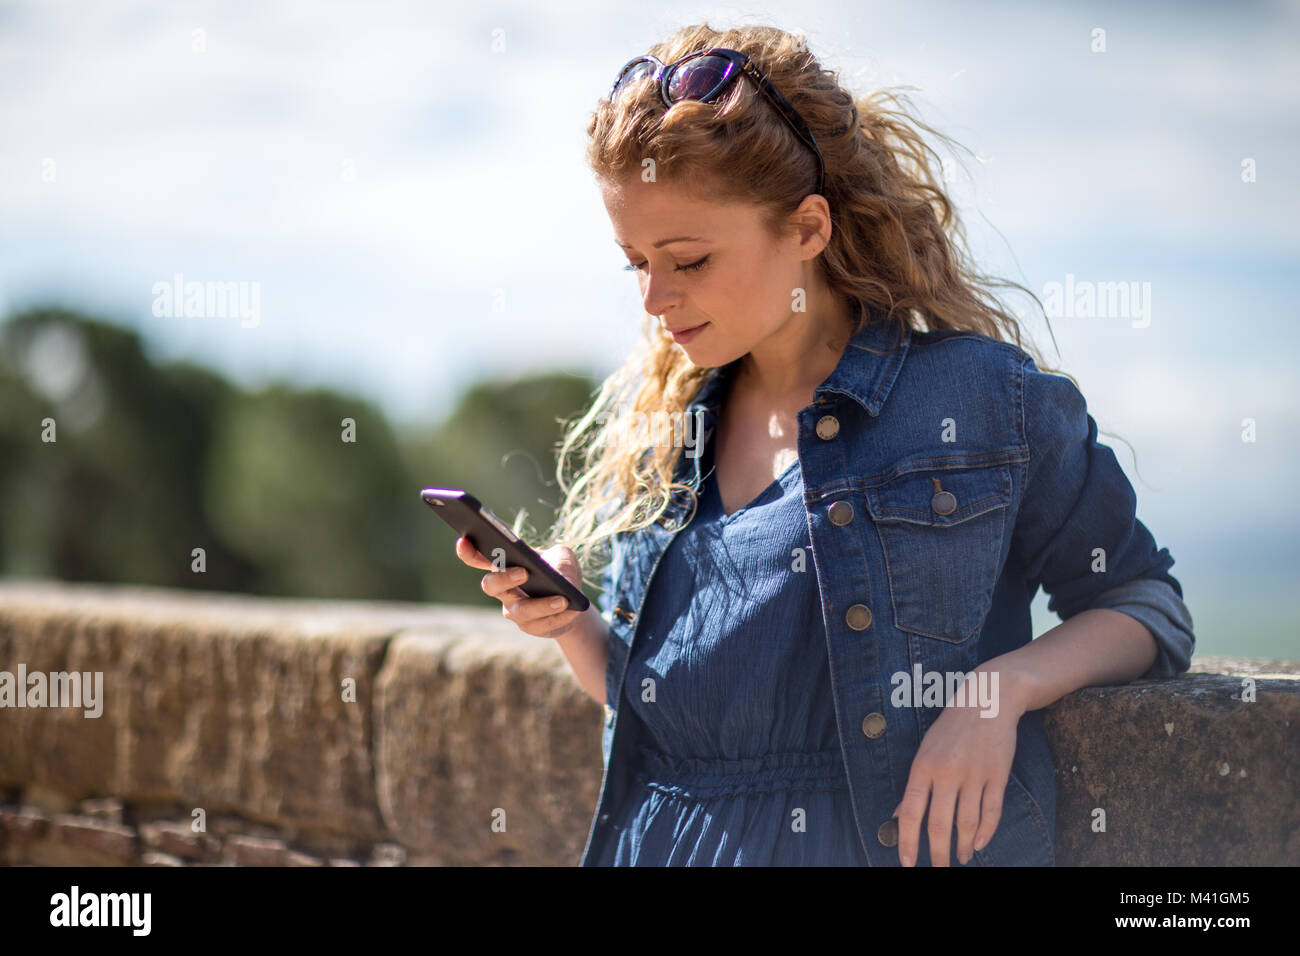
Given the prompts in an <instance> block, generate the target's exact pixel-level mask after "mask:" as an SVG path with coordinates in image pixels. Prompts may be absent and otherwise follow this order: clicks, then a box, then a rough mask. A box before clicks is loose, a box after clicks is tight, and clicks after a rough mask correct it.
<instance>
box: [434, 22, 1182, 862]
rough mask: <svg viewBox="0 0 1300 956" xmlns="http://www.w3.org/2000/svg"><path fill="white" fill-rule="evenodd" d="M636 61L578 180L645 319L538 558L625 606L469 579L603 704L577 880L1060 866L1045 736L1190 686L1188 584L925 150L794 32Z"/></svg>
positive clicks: (596, 409)
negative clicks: (601, 209) (763, 868)
mask: <svg viewBox="0 0 1300 956" xmlns="http://www.w3.org/2000/svg"><path fill="white" fill-rule="evenodd" d="M650 54H651V56H652V57H653V58H650V57H638V58H637V59H635V60H633V61H631V62H630V63H629V64H628V65H627V66H626V67H624V69H623V70H622V71H621V72H620V73H619V76H618V79H617V81H616V83H615V86H614V88H612V89H611V95H610V97H608V98H607V99H605V100H603V101H602V102H601V103H600V105H599V107H598V109H597V111H596V113H595V114H594V116H593V117H592V120H591V123H590V126H589V129H588V133H589V137H590V144H589V150H588V156H589V160H590V162H591V165H592V167H593V169H594V170H595V171H596V173H597V175H598V177H599V180H600V183H601V190H602V195H603V198H604V202H605V206H606V209H607V211H608V213H609V216H610V220H611V222H612V224H613V226H614V233H615V240H616V241H617V242H618V243H619V245H620V246H621V247H622V248H623V250H624V251H625V253H626V255H627V257H628V268H629V269H632V270H635V272H636V274H637V281H638V284H639V286H640V290H641V295H642V299H643V303H644V306H645V312H646V313H647V317H648V318H652V319H653V320H654V321H648V322H647V326H646V333H645V338H644V341H643V342H642V343H641V345H640V347H639V348H638V351H637V353H636V354H635V355H633V356H632V357H631V358H630V359H629V360H628V362H627V363H626V364H625V365H624V366H623V368H621V369H619V370H618V371H617V372H616V373H615V374H614V375H612V376H611V377H610V378H609V379H608V380H607V381H606V382H605V383H604V385H603V387H602V389H601V391H600V393H599V395H598V396H597V397H596V401H595V402H594V404H593V405H592V407H591V409H589V410H588V412H587V414H586V415H584V416H583V417H582V418H581V419H580V420H579V421H577V422H576V423H574V424H573V425H572V428H571V429H570V431H569V433H568V435H567V436H566V439H565V443H564V447H563V448H562V453H561V465H560V482H561V487H562V488H563V489H564V490H565V492H566V496H567V497H566V499H565V501H564V503H563V506H562V508H561V511H560V514H559V516H558V518H557V522H556V526H555V528H554V529H553V531H552V535H551V536H550V539H551V541H553V542H558V544H556V545H554V546H553V547H552V548H550V549H548V550H547V551H546V552H544V553H545V556H546V557H547V559H548V560H549V561H551V563H552V564H554V565H555V566H556V567H557V568H559V570H560V571H561V572H562V573H564V574H565V575H566V576H567V577H569V578H570V580H573V581H574V582H575V583H580V582H581V580H582V574H581V570H580V565H581V564H586V563H587V562H588V561H589V560H590V559H592V557H593V556H594V555H596V554H597V552H603V550H604V549H605V548H606V547H608V548H610V554H611V556H612V558H611V560H610V561H609V562H608V564H607V565H606V566H605V569H604V574H603V583H604V585H605V595H604V598H603V600H602V601H601V602H600V609H599V610H598V609H597V608H596V607H593V608H590V609H588V610H587V611H585V612H581V613H580V612H576V611H561V612H559V613H556V612H555V611H554V610H553V609H552V608H551V607H550V606H549V599H544V598H539V599H527V598H525V597H524V595H523V593H522V592H521V591H519V590H518V589H517V584H518V583H519V580H520V579H519V578H514V577H511V571H510V570H509V569H508V570H507V571H501V572H495V571H494V572H492V573H489V574H486V575H485V576H484V578H483V590H484V591H485V592H486V593H488V594H490V595H492V596H494V597H497V598H499V599H500V600H501V601H502V604H503V613H504V614H505V616H506V617H507V618H508V619H510V620H512V621H514V622H515V623H516V624H517V625H518V626H519V627H520V628H521V629H522V630H524V631H525V632H526V633H528V634H535V635H538V636H545V637H552V638H555V639H556V640H558V641H559V643H560V646H561V647H562V649H563V650H564V653H565V655H566V656H567V658H568V660H569V662H570V664H571V666H572V668H573V670H574V673H575V675H576V676H577V678H578V680H579V682H580V683H581V684H582V686H583V687H584V688H585V689H586V690H587V691H588V693H590V694H591V695H592V696H593V697H594V698H596V699H597V700H600V701H602V702H603V703H605V714H606V720H605V728H604V735H603V741H602V747H603V756H604V762H605V778H604V781H603V783H602V788H601V797H600V804H599V806H598V808H597V811H596V815H595V818H594V819H593V821H592V827H591V831H590V833H589V835H588V840H587V846H586V848H585V850H584V854H583V859H582V863H583V864H584V865H673V864H688V865H689V864H702V865H754V864H759V865H762V864H809V865H875V866H886V865H899V864H900V863H901V864H902V865H905V866H909V865H915V864H917V863H920V864H922V865H927V864H929V865H938V866H946V865H949V863H950V862H951V861H953V860H955V861H956V863H957V865H967V864H970V863H974V864H977V865H1051V864H1052V863H1053V862H1054V856H1053V829H1054V825H1055V791H1054V784H1053V771H1052V759H1051V753H1050V750H1049V748H1048V745H1047V738H1046V735H1045V732H1044V730H1043V724H1042V715H1041V708H1043V707H1045V706H1047V705H1048V704H1050V703H1052V702H1053V701H1055V700H1057V699H1059V698H1060V697H1062V696H1064V695H1065V694H1068V693H1070V692H1071V691H1073V690H1075V689H1077V688H1079V687H1083V686H1089V685H1095V684H1116V683H1124V682H1127V681H1130V680H1133V679H1135V678H1139V677H1162V676H1172V675H1175V674H1177V673H1180V672H1182V671H1185V670H1186V669H1187V667H1188V665H1189V663H1190V658H1191V652H1192V647H1193V644H1194V637H1193V635H1192V630H1191V626H1192V625H1191V619H1190V616H1189V615H1188V612H1187V609H1186V607H1185V606H1184V604H1183V602H1182V589H1181V586H1180V585H1179V583H1178V581H1177V580H1176V579H1175V578H1173V577H1172V576H1171V575H1170V574H1169V568H1170V567H1171V566H1172V564H1173V558H1172V557H1170V555H1169V553H1168V551H1167V550H1166V549H1157V548H1156V545H1155V541H1154V540H1153V539H1152V536H1151V534H1150V533H1149V532H1148V530H1147V529H1146V527H1145V526H1143V525H1142V523H1141V522H1140V521H1138V520H1137V519H1136V517H1135V514H1134V508H1135V498H1134V494H1133V490H1132V488H1131V486H1130V485H1129V483H1128V481H1127V479H1126V478H1125V477H1124V475H1123V472H1122V471H1121V470H1120V468H1119V465H1118V463H1117V462H1116V460H1115V457H1114V455H1113V454H1112V453H1111V451H1110V449H1109V448H1107V447H1105V446H1103V445H1100V444H1098V443H1097V441H1096V437H1097V433H1096V423H1095V422H1094V421H1093V419H1092V417H1091V416H1090V415H1089V414H1088V413H1087V410H1086V406H1085V403H1084V400H1083V397H1082V395H1081V394H1080V393H1079V391H1078V389H1077V388H1076V387H1075V385H1074V383H1073V381H1072V380H1070V379H1068V378H1067V377H1062V376H1060V375H1055V374H1049V373H1048V372H1046V371H1042V370H1040V368H1039V364H1040V363H1039V362H1036V361H1035V359H1034V358H1032V357H1031V356H1030V353H1028V352H1027V351H1025V350H1024V349H1023V348H1021V346H1020V332H1019V328H1018V326H1017V324H1016V321H1015V319H1014V318H1013V317H1012V316H1010V315H1008V314H1007V313H1006V312H1005V311H1004V310H1003V308H1002V307H1001V306H1000V305H999V303H998V302H997V301H996V299H995V298H993V296H991V295H990V294H989V292H988V290H989V289H990V288H992V287H993V286H995V285H997V284H998V283H995V282H994V281H993V280H990V279H987V278H984V277H982V276H980V275H979V274H978V273H976V272H975V271H974V270H973V269H972V268H971V267H970V266H969V265H968V263H967V259H968V254H967V253H966V252H965V250H964V244H963V243H961V242H960V237H961V230H960V226H959V224H958V222H957V218H956V216H955V214H954V211H953V207H952V206H951V205H950V203H949V200H948V199H947V197H946V196H945V194H944V192H943V190H942V189H941V187H940V186H939V185H938V180H937V178H936V177H935V175H934V171H933V169H932V168H931V165H930V163H929V162H928V159H927V157H928V156H931V155H933V154H932V153H930V152H929V151H928V148H927V147H926V146H925V145H924V143H923V141H922V139H921V136H920V134H919V133H918V132H917V128H918V127H919V128H920V129H925V130H927V131H929V132H933V131H930V130H929V128H928V127H925V126H923V125H921V124H919V123H916V122H915V121H914V120H910V119H909V117H908V116H907V114H906V113H905V112H904V111H903V110H901V109H900V108H897V106H898V104H897V101H896V100H895V99H893V98H891V97H888V96H885V95H883V94H877V95H875V96H869V97H863V98H859V99H854V97H853V96H851V95H850V94H849V93H847V92H845V91H844V90H843V89H842V88H841V87H840V86H839V85H838V83H837V82H836V79H835V77H834V76H833V75H832V74H830V73H828V72H826V71H823V70H822V69H821V68H820V67H819V65H818V64H817V62H816V60H815V59H814V58H813V57H812V56H811V54H809V53H808V52H807V51H806V49H805V48H804V47H803V45H802V43H801V41H800V38H796V37H793V36H791V35H789V34H786V33H783V32H781V31H779V30H775V29H770V28H765V27H746V28H742V29H737V30H731V31H727V32H722V33H720V32H717V31H714V30H712V29H710V28H709V27H708V26H707V25H702V26H694V27H689V28H685V29H683V30H681V31H679V32H677V33H676V34H674V35H673V36H672V37H670V38H669V39H668V40H666V41H665V42H663V43H661V44H659V45H657V46H655V47H653V48H652V49H651V51H650ZM665 64H668V66H664V65H665ZM936 135H937V134H936ZM1003 284H1006V283H1003ZM1004 330H1010V333H1011V336H1013V337H1014V344H1013V342H1012V341H1010V340H1009V338H1008V336H1006V335H1004ZM656 421H657V423H658V424H659V425H661V426H664V427H663V429H662V430H661V431H658V432H650V433H647V432H646V430H645V429H644V428H641V429H637V428H636V427H631V426H635V425H638V424H639V425H644V424H646V423H647V422H650V423H655V422H656ZM566 462H567V463H569V464H570V466H571V467H570V470H571V471H573V472H576V477H574V478H573V480H569V479H568V478H567V477H566V467H565V464H566ZM579 553H581V558H580V556H579ZM457 554H458V555H459V556H460V557H461V559H462V560H464V561H466V562H467V563H469V564H472V565H473V566H475V567H480V568H485V569H487V568H490V567H491V565H490V564H488V563H487V562H486V560H485V559H484V558H483V556H482V555H480V554H478V553H477V552H475V551H474V549H473V548H471V547H469V546H468V544H467V543H466V542H465V541H463V540H461V541H458V542H457ZM1040 586H1041V587H1043V588H1044V589H1045V590H1046V591H1047V592H1048V593H1049V594H1050V595H1052V601H1051V603H1050V605H1049V606H1050V607H1051V609H1052V610H1053V611H1056V612H1057V613H1058V614H1060V615H1061V617H1062V619H1063V621H1064V623H1062V624H1061V625H1060V626H1058V627H1056V628H1055V629H1053V630H1052V631H1050V632H1048V633H1047V634H1045V635H1043V636H1042V637H1041V638H1040V639H1038V640H1036V641H1033V642H1032V643H1031V642H1030V637H1031V633H1032V632H1031V623H1030V615H1029V605H1030V601H1031V600H1032V598H1033V596H1034V594H1035V593H1036V592H1037V590H1038V588H1039V587H1040ZM1076 825H1083V821H1080V822H1078V823H1077V824H1076Z"/></svg>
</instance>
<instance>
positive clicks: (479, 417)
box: [409, 373, 595, 606]
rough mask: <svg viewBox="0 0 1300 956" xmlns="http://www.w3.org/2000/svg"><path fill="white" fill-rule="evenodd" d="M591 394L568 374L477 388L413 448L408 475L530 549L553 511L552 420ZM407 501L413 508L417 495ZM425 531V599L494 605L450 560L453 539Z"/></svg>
mask: <svg viewBox="0 0 1300 956" xmlns="http://www.w3.org/2000/svg"><path fill="white" fill-rule="evenodd" d="M594 387H595V383H594V382H592V381H591V379H589V378H587V377H585V376H579V375H571V374H567V373H551V374H545V375H537V376H532V377H529V378H525V379H518V380H513V381H490V382H480V383H478V384H476V385H474V386H473V387H471V388H470V389H469V390H468V391H467V392H466V393H465V395H464V396H463V397H462V398H461V400H460V401H459V402H458V403H457V405H456V407H455V408H454V409H453V410H452V412H451V414H450V415H449V416H448V417H447V419H446V421H445V422H443V424H442V425H441V427H439V428H437V429H436V430H435V431H434V432H433V434H432V435H431V436H430V437H429V439H428V440H426V441H423V442H414V443H413V444H412V448H411V452H410V457H409V460H410V462H411V465H410V468H411V470H412V471H413V472H414V473H415V474H417V475H418V476H419V480H420V481H421V482H422V484H421V485H420V487H421V488H427V487H438V488H460V489H463V490H465V491H468V492H469V493H470V494H472V495H474V497H476V498H478V499H479V500H480V501H482V502H483V504H484V505H486V506H487V507H488V508H490V509H491V510H492V511H493V513H494V514H496V515H497V516H498V517H500V518H501V519H502V520H503V521H505V522H506V523H507V524H509V525H510V526H511V527H514V528H515V529H516V531H517V532H518V533H519V534H520V537H522V538H523V539H524V540H525V541H528V542H529V543H530V544H536V543H537V539H538V538H539V537H540V534H539V533H538V532H540V531H544V530H546V528H547V527H548V526H549V525H550V523H551V521H552V520H554V517H555V511H556V508H558V506H559V503H560V493H559V488H558V486H557V485H556V481H555V465H556V452H557V451H558V448H559V442H560V440H561V435H562V432H561V426H560V423H559V421H558V419H560V418H562V417H568V416H571V415H574V414H576V413H577V412H578V411H580V410H582V409H585V408H586V407H587V406H588V405H589V404H590V403H591V399H592V392H593V389H594ZM414 497H415V500H416V501H417V503H418V501H419V498H418V489H417V493H416V495H415V496H414ZM420 507H421V508H422V509H424V510H426V511H428V510H429V509H428V507H427V506H426V505H424V504H420ZM425 523H426V524H430V525H434V526H435V527H433V528H432V530H431V531H430V532H429V535H430V537H429V539H428V540H429V541H431V542H432V544H433V546H434V554H433V560H432V565H433V567H432V572H431V583H430V588H429V593H430V597H431V598H432V599H434V600H439V601H455V602H457V603H462V604H478V605H484V606H491V605H493V604H496V601H495V600H494V599H492V598H488V597H487V596H486V595H484V594H483V592H482V590H481V588H480V586H479V582H480V581H481V579H482V574H481V573H479V572H477V571H474V570H472V569H470V568H467V567H466V566H465V565H464V564H462V563H461V562H460V560H459V559H458V558H457V557H456V553H455V541H456V537H455V533H454V532H452V530H451V529H450V528H448V527H447V526H446V525H445V524H443V522H442V521H441V520H440V519H438V518H437V517H436V516H434V515H433V514H430V515H429V517H428V521H426V522H425ZM591 593H592V594H594V593H595V592H594V591H593V592H591Z"/></svg>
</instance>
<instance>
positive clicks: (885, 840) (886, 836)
mask: <svg viewBox="0 0 1300 956" xmlns="http://www.w3.org/2000/svg"><path fill="white" fill-rule="evenodd" d="M876 839H877V840H879V841H880V845H881V846H898V821H897V820H895V819H893V818H892V817H891V818H890V819H888V820H886V821H885V822H884V823H882V824H881V825H880V827H879V829H877V830H876Z"/></svg>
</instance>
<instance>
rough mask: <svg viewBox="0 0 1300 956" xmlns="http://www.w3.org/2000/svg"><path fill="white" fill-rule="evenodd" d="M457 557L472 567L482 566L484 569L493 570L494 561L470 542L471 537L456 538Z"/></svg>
mask: <svg viewBox="0 0 1300 956" xmlns="http://www.w3.org/2000/svg"><path fill="white" fill-rule="evenodd" d="M456 557H458V558H460V559H461V560H462V561H464V562H465V563H466V564H468V565H469V566H470V567H474V568H482V569H483V570H484V571H488V570H492V562H491V561H489V560H488V559H487V558H485V557H484V556H483V555H482V554H481V553H480V552H479V550H478V548H476V547H474V545H472V544H470V543H469V538H466V537H460V538H457V539H456Z"/></svg>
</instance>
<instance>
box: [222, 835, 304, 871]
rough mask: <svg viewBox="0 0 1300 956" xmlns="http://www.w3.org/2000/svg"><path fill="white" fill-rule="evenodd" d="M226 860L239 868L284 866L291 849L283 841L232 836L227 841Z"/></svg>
mask: <svg viewBox="0 0 1300 956" xmlns="http://www.w3.org/2000/svg"><path fill="white" fill-rule="evenodd" d="M225 849H226V859H228V860H234V861H235V863H236V864H238V865H239V866H283V865H284V858H285V856H286V855H287V854H288V852H289V848H288V847H287V846H286V845H285V842H284V841H283V840H268V839H266V838H265V837H254V836H232V837H229V838H228V839H227V840H226V847H225Z"/></svg>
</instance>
